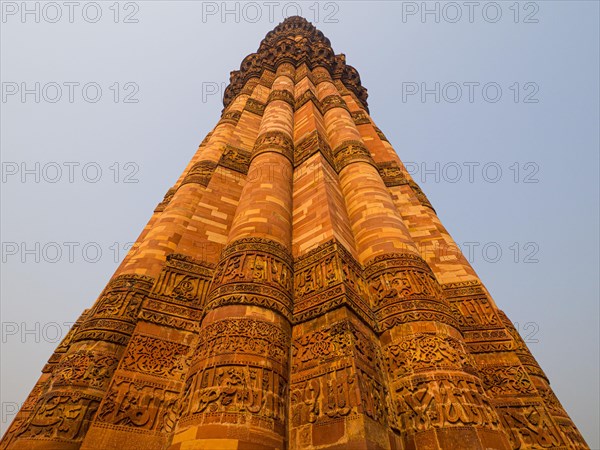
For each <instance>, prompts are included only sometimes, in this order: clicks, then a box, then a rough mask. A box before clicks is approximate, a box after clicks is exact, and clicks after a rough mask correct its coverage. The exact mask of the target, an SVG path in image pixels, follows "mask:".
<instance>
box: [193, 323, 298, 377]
mask: <svg viewBox="0 0 600 450" xmlns="http://www.w3.org/2000/svg"><path fill="white" fill-rule="evenodd" d="M289 340H290V337H289V335H287V334H286V333H285V332H284V331H283V330H282V329H281V328H280V327H278V326H276V325H273V324H271V323H269V322H264V321H261V320H255V319H248V318H228V319H226V320H220V321H218V322H214V323H211V324H210V325H207V326H205V327H203V328H202V330H201V331H200V335H199V341H198V349H197V351H196V353H195V357H196V358H198V359H207V358H212V357H214V356H219V355H223V356H225V355H228V354H239V353H243V354H251V355H258V356H262V357H264V358H267V359H270V360H272V361H274V362H275V363H277V364H280V365H281V366H282V367H284V368H287V364H288V363H287V361H288V345H289V344H288V342H289Z"/></svg>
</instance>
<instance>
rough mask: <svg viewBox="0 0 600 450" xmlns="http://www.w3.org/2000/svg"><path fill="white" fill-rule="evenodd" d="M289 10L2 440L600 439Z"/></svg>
mask: <svg viewBox="0 0 600 450" xmlns="http://www.w3.org/2000/svg"><path fill="white" fill-rule="evenodd" d="M366 98H367V94H366V89H364V88H363V87H362V86H361V84H360V78H359V76H358V73H357V72H356V70H354V69H353V68H352V67H350V66H348V65H346V63H345V58H344V57H343V56H342V55H335V54H334V52H333V50H332V49H331V46H330V44H329V41H328V40H327V38H325V37H324V36H323V35H322V33H321V32H319V31H318V30H316V29H315V28H314V27H313V26H312V25H311V24H309V23H308V22H307V21H305V20H304V19H301V18H298V17H293V18H289V19H287V20H286V21H285V22H283V23H282V24H280V25H279V26H277V27H276V28H275V30H273V31H272V32H270V33H269V34H268V35H267V37H266V38H265V39H264V40H263V42H262V43H261V45H260V48H259V50H258V52H257V53H254V54H252V55H249V56H248V57H247V58H246V59H245V60H244V61H243V62H242V65H241V68H240V70H239V71H236V72H234V73H233V74H232V79H231V85H230V86H229V88H228V89H227V91H226V93H225V100H224V104H225V109H224V111H223V114H222V116H221V118H220V120H219V121H218V123H217V125H216V127H215V128H214V130H213V131H212V132H211V133H209V135H208V136H207V137H206V138H205V139H204V141H203V142H202V144H201V145H200V148H199V149H198V152H197V153H196V154H195V155H194V157H193V158H192V160H191V161H190V163H189V165H188V166H187V168H186V170H185V171H184V172H183V173H182V175H181V177H180V178H179V180H177V182H176V183H175V184H174V185H173V187H172V188H170V189H169V190H168V192H167V193H166V195H165V196H164V199H163V200H162V201H161V202H160V203H159V204H158V206H157V207H156V209H155V211H154V214H153V215H152V217H151V219H150V221H149V222H148V225H147V226H146V228H145V229H144V230H143V232H142V233H141V235H140V237H139V238H138V240H137V242H136V243H135V245H134V246H133V248H132V249H131V251H130V252H129V253H128V255H127V256H126V257H125V259H124V261H123V262H122V264H121V265H120V267H119V268H118V269H117V271H116V273H115V275H114V276H113V278H112V280H111V281H110V282H109V283H108V285H107V287H106V288H105V290H104V291H103V292H102V294H101V295H100V297H99V298H98V300H97V301H96V302H95V304H94V305H93V306H92V307H91V308H90V309H89V310H87V311H86V312H85V313H84V314H83V315H82V317H81V318H80V319H79V321H78V322H77V324H76V325H75V326H74V327H73V328H72V330H71V332H70V333H69V335H68V336H67V337H66V338H65V340H64V341H63V342H62V343H61V344H60V345H59V347H58V348H57V349H56V351H55V353H54V354H53V355H52V357H51V358H50V360H49V361H48V364H46V366H45V367H44V369H43V371H42V376H41V377H40V379H39V381H38V383H37V384H36V385H35V387H34V388H33V390H32V392H31V394H30V396H29V397H28V399H27V401H26V402H25V403H24V405H23V407H22V409H21V411H20V412H19V414H18V415H17V417H16V419H15V421H14V422H13V424H12V425H11V427H10V428H9V430H8V431H7V433H6V435H5V436H4V438H3V440H2V442H1V444H0V445H1V448H2V449H40V450H51V449H52V450H58V449H72V450H76V449H83V450H92V449H99V450H112V449H134V450H137V449H139V450H142V449H144V450H147V449H151V450H167V449H168V450H191V449H232V450H233V449H235V450H266V449H289V450H300V449H314V450H334V449H335V450H341V449H361V450H362V449H364V450H367V449H369V450H370V449H376V450H413V449H414V450H424V449H431V450H462V449H479V450H484V449H496V450H508V449H523V450H525V449H532V450H533V449H546V448H554V449H586V448H587V445H586V443H585V442H584V440H583V438H582V437H581V435H580V434H579V432H578V430H577V428H576V427H575V425H574V424H573V422H572V421H571V420H570V419H569V417H568V415H567V413H566V412H565V410H564V409H563V407H562V406H561V404H560V402H559V401H558V399H557V398H556V396H555V395H554V393H553V392H552V389H551V388H550V385H549V382H548V379H547V377H546V375H545V374H544V372H543V371H542V369H541V368H540V367H539V365H538V364H537V362H536V361H535V359H534V358H533V356H532V355H531V353H530V352H529V350H528V349H527V346H526V345H525V343H524V341H523V339H521V337H520V336H519V333H518V332H517V330H516V329H515V327H514V326H513V324H512V323H511V322H510V320H509V319H508V318H507V317H506V315H505V314H504V313H503V312H502V311H501V310H499V309H498V307H497V306H496V304H495V303H494V301H493V299H492V298H491V296H490V294H489V293H488V291H487V290H486V289H485V287H484V286H483V284H482V283H481V280H480V279H479V278H478V277H477V274H476V273H475V271H474V270H473V268H472V267H471V266H470V265H469V263H468V262H467V261H466V259H465V258H464V257H463V256H462V254H460V252H457V251H456V249H457V248H458V247H457V246H456V244H455V243H454V241H453V240H452V238H451V237H450V235H449V234H448V233H447V231H446V230H445V229H444V227H443V226H442V225H441V223H440V221H439V219H438V217H437V216H436V213H435V211H434V209H433V207H432V205H431V203H430V202H429V200H428V199H427V197H426V196H425V194H424V193H423V191H422V190H421V189H420V187H419V186H418V185H417V184H416V183H415V182H414V180H413V179H412V178H411V177H410V175H409V173H408V172H407V171H406V168H405V167H404V165H403V164H402V162H401V161H400V160H399V158H398V156H397V155H396V153H395V151H394V150H393V148H392V146H391V145H390V143H389V141H388V140H387V138H385V136H384V134H383V133H382V132H381V130H379V128H377V127H376V126H375V124H374V122H373V120H372V119H371V117H370V115H369V112H368V110H367V104H366Z"/></svg>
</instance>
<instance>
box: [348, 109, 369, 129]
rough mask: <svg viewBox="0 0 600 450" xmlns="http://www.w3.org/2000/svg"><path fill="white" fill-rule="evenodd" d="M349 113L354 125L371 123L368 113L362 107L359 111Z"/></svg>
mask: <svg viewBox="0 0 600 450" xmlns="http://www.w3.org/2000/svg"><path fill="white" fill-rule="evenodd" d="M351 115H352V119H353V120H354V124H355V125H364V124H366V123H371V119H370V118H369V114H367V112H366V111H364V110H362V109H361V110H359V111H354V112H352V113H351Z"/></svg>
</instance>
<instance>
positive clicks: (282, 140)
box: [252, 131, 294, 163]
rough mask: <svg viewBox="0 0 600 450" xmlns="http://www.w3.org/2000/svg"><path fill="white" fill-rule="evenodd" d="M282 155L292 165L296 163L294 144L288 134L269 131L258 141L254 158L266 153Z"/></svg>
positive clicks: (253, 153)
mask: <svg viewBox="0 0 600 450" xmlns="http://www.w3.org/2000/svg"><path fill="white" fill-rule="evenodd" d="M267 151H269V152H274V151H276V152H277V153H281V154H282V155H283V156H285V157H286V158H287V159H289V160H290V161H291V162H292V163H293V162H294V142H293V141H292V138H290V137H289V136H288V135H287V134H286V133H283V132H281V131H267V132H265V133H263V134H261V135H260V136H258V138H257V139H256V143H255V144H254V149H253V151H252V157H255V156H256V155H259V154H260V153H264V152H267Z"/></svg>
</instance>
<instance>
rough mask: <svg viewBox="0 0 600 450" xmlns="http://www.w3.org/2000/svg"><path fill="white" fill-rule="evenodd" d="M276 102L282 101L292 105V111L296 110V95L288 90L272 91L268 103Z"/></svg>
mask: <svg viewBox="0 0 600 450" xmlns="http://www.w3.org/2000/svg"><path fill="white" fill-rule="evenodd" d="M275 100H281V101H283V102H285V103H287V104H288V105H290V106H291V107H292V109H294V106H295V104H296V102H295V100H294V94H293V93H291V92H290V91H288V90H286V89H277V90H274V91H271V93H270V94H269V97H268V98H267V103H270V102H272V101H275Z"/></svg>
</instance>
